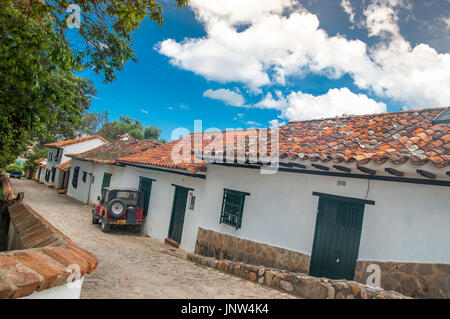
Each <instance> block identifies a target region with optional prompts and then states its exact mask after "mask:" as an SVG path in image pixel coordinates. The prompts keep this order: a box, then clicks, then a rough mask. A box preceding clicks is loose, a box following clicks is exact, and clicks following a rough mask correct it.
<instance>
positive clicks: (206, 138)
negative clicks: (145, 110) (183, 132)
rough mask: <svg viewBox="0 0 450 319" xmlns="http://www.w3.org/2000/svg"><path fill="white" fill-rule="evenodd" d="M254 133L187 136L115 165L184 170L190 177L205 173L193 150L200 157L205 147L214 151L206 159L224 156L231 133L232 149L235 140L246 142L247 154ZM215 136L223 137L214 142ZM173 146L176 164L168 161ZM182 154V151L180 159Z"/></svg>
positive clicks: (120, 160)
mask: <svg viewBox="0 0 450 319" xmlns="http://www.w3.org/2000/svg"><path fill="white" fill-rule="evenodd" d="M258 132H259V130H258V129H255V130H247V131H244V130H236V131H230V132H226V131H220V132H203V133H195V134H190V135H188V136H186V137H184V138H181V139H178V140H175V141H172V142H170V143H166V144H163V145H161V146H158V147H155V148H154V149H151V150H148V151H146V152H142V153H138V154H135V155H133V156H128V157H122V158H119V159H118V160H117V161H118V162H123V163H135V164H145V165H151V166H156V167H163V168H168V169H177V170H184V171H189V172H191V173H193V174H194V173H196V172H198V171H200V172H206V162H205V161H204V160H200V159H201V158H202V154H197V152H196V150H199V151H200V153H202V152H201V150H202V149H205V147H206V146H208V149H210V150H214V151H213V152H212V153H211V154H210V156H215V155H216V154H223V155H226V148H225V145H226V142H227V136H228V138H229V139H230V140H231V137H230V135H228V134H230V133H232V134H233V141H234V144H235V145H237V141H238V140H239V139H241V140H245V141H247V142H246V143H245V148H246V149H245V151H246V152H248V150H249V143H248V141H249V140H250V139H249V137H251V136H255V137H256V136H257V134H258ZM217 133H220V134H223V138H222V139H216V138H215V137H213V135H214V134H217ZM202 137H203V138H202ZM176 145H178V146H179V149H178V151H179V152H178V154H179V155H180V158H179V161H178V160H176V159H174V158H173V157H172V153H174V154H176V153H177V150H176V149H175V150H174V147H175V146H176ZM183 145H184V146H183ZM250 145H251V144H250ZM183 150H186V151H185V153H184V155H183ZM238 150H239V149H238V148H235V153H237V152H238ZM194 155H195V156H194ZM206 157H207V156H205V158H206Z"/></svg>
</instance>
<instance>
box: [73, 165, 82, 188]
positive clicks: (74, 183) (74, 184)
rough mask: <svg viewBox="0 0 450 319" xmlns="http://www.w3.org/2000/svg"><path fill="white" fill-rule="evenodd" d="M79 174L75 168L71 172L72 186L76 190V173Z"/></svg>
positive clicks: (78, 169)
mask: <svg viewBox="0 0 450 319" xmlns="http://www.w3.org/2000/svg"><path fill="white" fill-rule="evenodd" d="M79 172H80V168H79V167H78V166H77V167H75V169H74V170H73V177H72V186H73V188H75V189H76V188H77V186H78V173H79Z"/></svg>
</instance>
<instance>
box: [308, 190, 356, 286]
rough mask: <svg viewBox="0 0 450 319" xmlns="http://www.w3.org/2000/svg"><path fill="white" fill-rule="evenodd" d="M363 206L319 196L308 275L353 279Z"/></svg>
mask: <svg viewBox="0 0 450 319" xmlns="http://www.w3.org/2000/svg"><path fill="white" fill-rule="evenodd" d="M363 217H364V204H363V203H353V202H346V201H343V200H337V199H332V198H324V197H320V199H319V211H318V214H317V220H316V230H315V233H314V243H313V250H312V255H311V264H310V270H309V274H310V275H311V276H316V277H326V278H330V279H347V280H353V277H354V274H355V267H356V261H357V259H358V252H359V243H360V239H361V229H362V222H363Z"/></svg>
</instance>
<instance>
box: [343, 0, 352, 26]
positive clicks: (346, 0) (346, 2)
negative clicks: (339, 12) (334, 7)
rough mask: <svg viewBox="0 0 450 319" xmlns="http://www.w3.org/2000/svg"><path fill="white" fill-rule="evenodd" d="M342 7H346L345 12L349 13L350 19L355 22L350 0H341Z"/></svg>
mask: <svg viewBox="0 0 450 319" xmlns="http://www.w3.org/2000/svg"><path fill="white" fill-rule="evenodd" d="M341 7H342V8H343V9H344V11H345V13H347V14H348V19H349V20H350V22H351V23H352V24H354V23H355V13H354V12H353V8H352V5H351V4H350V0H341Z"/></svg>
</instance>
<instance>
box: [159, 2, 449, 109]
mask: <svg viewBox="0 0 450 319" xmlns="http://www.w3.org/2000/svg"><path fill="white" fill-rule="evenodd" d="M344 3H347V2H346V1H344ZM372 4H373V5H371V6H369V7H368V8H367V10H365V11H364V13H365V18H366V27H367V29H368V33H369V35H370V36H372V37H376V38H377V39H379V43H378V44H377V45H374V46H372V47H368V46H367V44H366V43H364V42H362V41H360V40H348V39H346V38H345V37H343V36H341V35H336V36H333V37H330V36H328V34H327V33H326V32H325V31H324V30H322V29H320V27H319V19H318V17H317V16H316V15H314V14H311V13H309V12H307V11H305V9H303V8H300V7H299V6H298V5H297V6H296V5H295V2H294V1H291V0H246V1H244V2H243V1H241V0H191V1H190V6H191V8H192V9H193V10H194V11H195V13H196V16H197V19H198V20H199V21H200V22H201V23H203V25H204V27H205V30H206V33H207V35H206V36H205V37H202V38H191V39H185V40H184V41H182V42H176V41H175V40H172V39H168V40H165V41H162V42H161V43H159V45H158V47H157V49H158V51H159V52H160V53H161V54H163V55H166V56H168V57H169V58H170V63H172V64H174V65H176V66H178V67H180V68H183V69H186V70H190V71H192V72H195V73H196V74H199V75H201V76H204V77H205V78H207V79H208V80H214V81H218V82H221V83H228V82H239V83H243V84H245V85H246V86H247V87H248V88H249V89H250V90H252V91H253V92H261V88H262V87H264V86H268V85H270V84H274V83H277V84H279V85H285V84H286V78H287V77H289V76H303V75H305V74H307V73H310V72H312V73H316V74H322V75H326V76H328V77H330V78H339V77H341V76H342V75H344V74H349V75H350V76H351V77H352V78H353V80H354V84H355V85H356V86H358V87H359V88H360V89H363V90H367V91H370V92H373V93H375V94H376V95H378V96H380V97H383V98H384V97H388V98H392V99H395V100H398V101H402V102H405V103H406V104H407V105H408V106H410V107H433V106H439V105H448V104H449V103H450V54H439V53H437V52H436V50H434V49H433V48H431V47H430V46H428V45H427V44H419V45H417V46H416V47H412V46H411V45H410V44H409V43H408V42H407V41H406V40H405V39H404V38H403V37H402V36H401V34H400V30H399V27H398V23H397V22H398V12H397V8H399V7H406V6H407V2H406V1H402V0H375V1H372ZM244 24H245V25H248V28H246V29H245V30H243V31H241V32H238V30H237V27H238V26H241V25H244Z"/></svg>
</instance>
